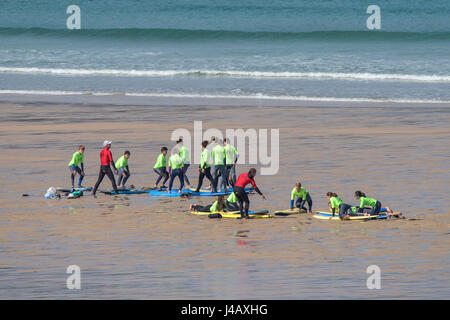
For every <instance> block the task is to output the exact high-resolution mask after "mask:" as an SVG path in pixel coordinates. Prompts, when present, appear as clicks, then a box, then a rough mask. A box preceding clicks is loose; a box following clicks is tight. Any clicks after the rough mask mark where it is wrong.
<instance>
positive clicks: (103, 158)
mask: <svg viewBox="0 0 450 320" xmlns="http://www.w3.org/2000/svg"><path fill="white" fill-rule="evenodd" d="M111 143H112V141H108V140H105V141H104V142H103V150H102V151H101V152H100V172H99V174H98V180H97V183H96V184H95V187H94V190H92V195H94V196H95V193H96V192H97V189H98V186H99V185H100V183H101V182H102V180H103V178H104V177H105V174H106V175H107V176H108V178H109V180H111V184H112V186H113V188H114V191H115V193H116V194H119V191H118V190H117V185H116V181H115V179H114V174H113V171H112V170H111V167H112V168H113V170H114V172H115V173H116V174H118V171H117V169H116V168H115V167H114V160H113V157H112V153H111V150H110V149H111Z"/></svg>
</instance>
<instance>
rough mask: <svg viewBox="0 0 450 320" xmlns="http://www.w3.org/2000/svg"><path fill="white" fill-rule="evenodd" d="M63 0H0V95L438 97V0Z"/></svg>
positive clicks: (444, 83)
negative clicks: (375, 18) (74, 11)
mask: <svg viewBox="0 0 450 320" xmlns="http://www.w3.org/2000/svg"><path fill="white" fill-rule="evenodd" d="M71 4H73V3H72V1H71V0H70V1H56V0H53V1H51V0H41V1H18V0H2V1H1V3H0V94H7V93H28V92H34V93H46V94H68V93H78V94H86V93H89V94H116V95H144V96H145V95H148V96H153V95H175V96H220V97H235V96H238V97H252V98H257V99H264V98H268V99H270V98H278V99H299V100H308V99H311V100H331V101H332V100H337V101H340V100H355V101H373V100H383V101H402V102H405V101H406V102H408V101H411V102H437V103H441V102H450V90H449V89H450V19H449V17H450V2H449V1H446V0H436V1H425V0H422V1H407V0H397V1H376V2H373V1H348V0H332V1H331V0H330V1H314V2H311V1H303V0H297V1H294V0H291V1H280V0H276V1H268V0H259V1H256V0H255V1H236V0H228V1H217V0H216V1H210V0H198V1H181V0H179V1H167V0H166V1H162V0H158V1H143V0H142V1H138V0H122V1H117V0H110V1H103V0H97V1H87V0H79V1H77V2H76V4H77V5H78V6H79V7H80V8H81V30H68V29H67V27H66V20H67V18H68V16H69V14H67V13H66V9H67V7H68V6H69V5H71ZM372 4H376V5H378V6H380V8H381V29H380V30H368V29H367V27H366V20H367V18H368V17H369V15H370V14H367V13H366V9H367V7H368V6H369V5H372Z"/></svg>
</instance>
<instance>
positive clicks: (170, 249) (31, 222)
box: [0, 103, 450, 299]
mask: <svg viewBox="0 0 450 320" xmlns="http://www.w3.org/2000/svg"><path fill="white" fill-rule="evenodd" d="M0 108H1V113H2V117H1V119H0V123H1V126H0V136H1V137H2V139H1V141H0V148H1V150H2V151H3V152H2V157H1V158H0V176H1V177H2V179H1V181H0V201H1V206H0V279H1V281H0V298H3V299H12V298H26V299H30V298H31V299H39V298H49V299H55V298H64V299H70V298H99V299H107V298H133V299H183V298H199V299H244V298H250V299H251V298H255V299H259V298H272V299H297V298H307V299H309V298H319V299H320V298H363V299H377V298H417V299H418V298H426V299H430V298H437V299H440V298H447V299H448V298H449V297H450V294H449V293H450V286H449V285H450V283H449V279H450V272H449V271H448V267H447V266H448V265H449V262H450V261H449V260H450V259H449V235H450V232H449V210H448V208H447V205H448V202H449V200H450V199H449V196H448V194H447V193H448V190H449V189H450V188H449V187H450V173H449V172H450V170H449V162H448V159H449V156H450V151H449V150H450V142H449V141H450V140H449V139H450V129H449V120H450V109H449V108H448V107H445V106H435V107H420V106H414V107H413V106H411V107H399V106H394V107H391V106H389V107H387V106H372V107H369V108H362V107H356V106H352V107H279V108H276V107H246V108H239V109H237V108H236V107H222V108H218V107H211V108H209V109H205V108H204V107H201V108H200V107H195V106H185V107H182V106H180V107H156V106H134V107H128V106H127V107H125V106H101V105H95V106H90V105H60V104H47V103H41V104H23V105H18V104H16V105H12V104H7V103H3V104H1V105H0ZM237 112H238V113H239V117H238V118H237V117H236V114H237ZM74 115H77V118H75V117H74ZM274 115H276V117H275V116H274ZM194 120H203V127H204V129H206V128H219V129H221V130H223V129H225V128H227V127H230V128H279V129H280V154H281V158H280V171H279V173H278V175H276V176H258V177H257V182H258V185H259V187H260V188H261V189H262V190H263V192H264V193H265V194H266V196H267V197H268V200H267V201H266V202H263V201H262V200H260V198H259V197H258V196H257V195H253V196H251V201H252V203H251V206H252V208H254V209H263V208H267V209H270V210H276V209H284V208H286V207H287V206H288V205H289V192H290V190H291V189H292V186H293V184H294V183H295V182H297V181H301V182H302V183H303V184H304V186H305V187H306V188H307V189H308V190H309V191H310V192H311V196H312V198H313V201H314V208H313V209H315V210H319V209H322V210H325V209H326V208H327V201H326V198H325V196H324V194H325V193H326V192H327V191H335V192H337V193H338V194H339V195H340V196H341V197H342V198H343V200H344V201H346V202H350V203H356V201H355V200H354V199H353V197H352V194H353V192H354V191H355V190H357V189H362V190H364V191H365V192H366V193H367V194H368V195H371V196H373V197H376V198H377V199H380V200H381V201H382V203H383V204H385V205H388V206H390V207H392V208H393V209H395V210H401V211H403V212H405V213H406V219H402V220H390V221H370V222H329V221H319V220H316V219H313V218H312V217H311V215H300V216H295V217H294V216H290V217H285V218H274V219H261V220H249V221H238V220H226V219H223V220H210V219H208V218H207V217H198V216H191V215H189V213H188V210H187V208H188V207H189V204H190V203H201V204H208V203H210V201H211V200H212V199H210V198H205V197H204V198H197V199H195V198H192V199H163V198H151V197H149V196H148V195H128V196H116V197H115V196H106V195H103V194H99V195H98V197H97V198H96V199H94V198H92V197H91V196H89V195H87V196H85V197H82V198H81V199H76V200H45V199H43V197H42V194H43V193H44V192H45V190H46V189H47V188H48V187H50V186H63V185H67V184H68V181H69V177H68V174H67V173H68V170H67V167H66V166H67V162H68V161H69V160H70V156H71V154H72V153H73V152H74V150H75V148H76V146H77V145H78V144H80V143H82V144H84V145H86V147H87V150H86V171H87V177H86V178H85V182H84V184H85V185H92V184H94V183H95V180H96V176H97V173H98V152H99V151H100V144H101V142H102V141H103V140H104V139H106V138H108V139H111V140H113V149H112V151H113V155H114V157H115V158H118V156H119V155H120V153H122V152H123V151H124V150H125V149H129V150H130V151H131V152H132V156H131V159H130V167H131V172H132V177H131V180H130V183H133V184H135V185H136V186H150V185H152V184H153V183H154V178H155V177H154V174H153V173H152V170H151V168H152V167H153V164H154V161H155V159H156V156H157V154H158V152H157V151H158V150H159V148H160V146H161V145H162V144H166V145H171V143H170V133H171V132H172V131H173V130H174V129H176V128H187V129H189V130H192V128H193V121H194ZM247 168H248V167H247V166H240V168H239V172H242V171H243V170H246V169H247ZM190 176H191V177H192V179H191V180H192V181H196V178H195V173H194V170H193V169H190ZM109 187H110V185H109V181H108V180H107V179H105V180H104V182H103V184H102V186H101V188H109ZM23 193H27V194H29V195H30V196H29V197H22V194H23ZM74 264H75V265H79V266H80V268H81V281H82V283H81V286H82V287H81V290H68V289H67V288H66V279H67V277H68V274H66V268H67V267H68V266H69V265H74ZM373 264H375V265H378V266H379V267H380V268H381V273H382V275H381V286H382V288H381V290H369V289H367V287H366V280H367V277H368V276H369V275H368V274H366V268H367V267H368V266H369V265H373Z"/></svg>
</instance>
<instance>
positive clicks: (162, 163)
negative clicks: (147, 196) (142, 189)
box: [153, 147, 169, 188]
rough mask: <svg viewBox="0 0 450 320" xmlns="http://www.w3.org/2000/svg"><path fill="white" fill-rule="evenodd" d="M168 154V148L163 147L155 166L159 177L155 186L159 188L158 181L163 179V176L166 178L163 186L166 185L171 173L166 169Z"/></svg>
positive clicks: (154, 168) (154, 169)
mask: <svg viewBox="0 0 450 320" xmlns="http://www.w3.org/2000/svg"><path fill="white" fill-rule="evenodd" d="M166 154H167V148H166V147H162V148H161V153H160V155H159V156H158V158H157V159H156V163H155V165H154V166H153V171H155V172H156V174H157V175H158V178H157V179H156V183H155V188H158V183H159V182H160V181H161V179H162V178H164V181H163V183H162V186H161V188H165V187H166V182H167V180H168V179H169V173H168V172H167V170H166Z"/></svg>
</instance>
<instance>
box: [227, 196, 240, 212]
mask: <svg viewBox="0 0 450 320" xmlns="http://www.w3.org/2000/svg"><path fill="white" fill-rule="evenodd" d="M225 208H226V209H227V211H229V212H231V211H239V203H238V200H237V197H236V194H235V193H234V192H232V193H231V194H230V195H229V196H228V198H227V200H226V201H225Z"/></svg>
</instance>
